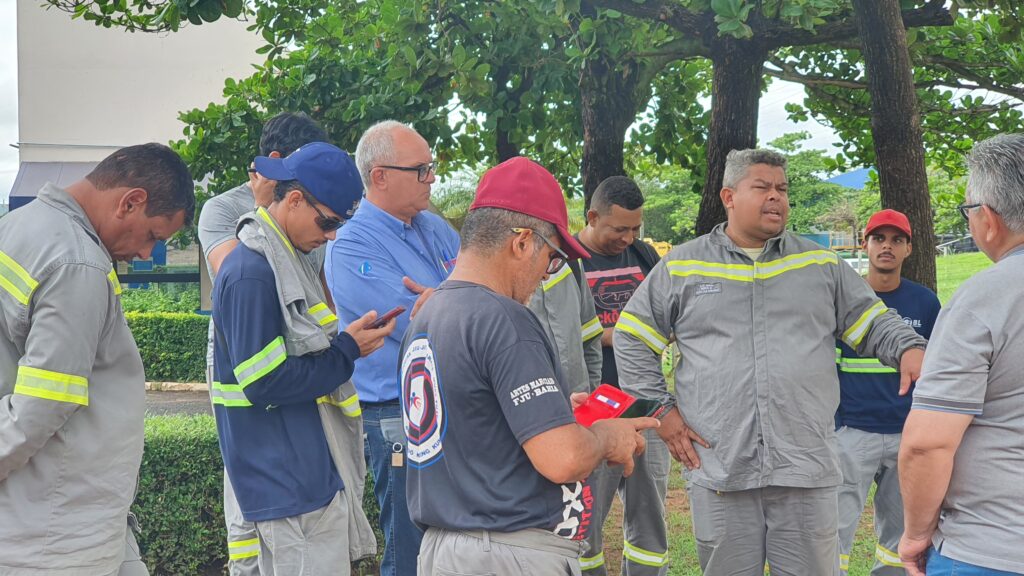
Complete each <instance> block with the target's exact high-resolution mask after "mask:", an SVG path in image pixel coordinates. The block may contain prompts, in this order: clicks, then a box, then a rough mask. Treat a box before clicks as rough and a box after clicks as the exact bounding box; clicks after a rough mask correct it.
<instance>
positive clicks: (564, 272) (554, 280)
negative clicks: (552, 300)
mask: <svg viewBox="0 0 1024 576" xmlns="http://www.w3.org/2000/svg"><path fill="white" fill-rule="evenodd" d="M569 274H572V269H571V268H569V265H568V264H566V265H564V266H562V269H561V270H559V271H558V272H556V273H555V275H554V276H549V277H548V279H547V280H545V281H544V282H543V283H542V284H541V286H543V288H544V291H545V292H547V291H548V290H551V289H552V288H554V287H555V285H556V284H558V283H559V282H561V281H562V280H565V279H566V277H567V276H569Z"/></svg>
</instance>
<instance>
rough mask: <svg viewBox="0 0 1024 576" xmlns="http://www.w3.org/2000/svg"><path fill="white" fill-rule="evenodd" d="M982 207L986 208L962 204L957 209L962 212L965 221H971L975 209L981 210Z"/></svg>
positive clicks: (978, 205)
mask: <svg viewBox="0 0 1024 576" xmlns="http://www.w3.org/2000/svg"><path fill="white" fill-rule="evenodd" d="M982 206H984V204H961V205H959V206H957V207H956V208H957V210H959V211H960V215H961V216H963V217H964V220H970V217H969V214H970V211H971V210H974V209H975V208H981V207H982Z"/></svg>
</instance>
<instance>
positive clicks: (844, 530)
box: [836, 426, 882, 576]
mask: <svg viewBox="0 0 1024 576" xmlns="http://www.w3.org/2000/svg"><path fill="white" fill-rule="evenodd" d="M836 441H837V445H838V448H839V450H838V452H839V469H840V471H841V472H842V474H843V483H842V484H840V485H839V491H838V493H837V495H836V498H837V504H838V510H839V517H838V534H839V550H838V553H839V570H840V574H841V575H842V576H846V572H847V570H849V564H850V552H851V551H852V550H853V541H854V538H855V537H856V533H857V525H858V524H859V522H860V517H861V515H862V514H863V512H864V503H865V502H867V498H868V491H869V490H870V489H871V483H872V482H873V481H874V477H875V472H876V471H877V470H878V468H879V466H880V465H881V460H882V450H881V448H882V443H881V441H880V437H879V435H877V434H871V433H869V432H864V431H863V430H857V429H855V428H849V427H846V426H844V427H842V428H840V429H839V430H838V431H837V432H836Z"/></svg>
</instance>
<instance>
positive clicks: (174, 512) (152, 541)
mask: <svg viewBox="0 0 1024 576" xmlns="http://www.w3.org/2000/svg"><path fill="white" fill-rule="evenodd" d="M223 467H224V464H223V462H222V461H221V457H220V447H219V446H218V445H217V427H216V424H215V423H214V420H213V417H212V416H207V415H201V416H152V417H149V418H147V419H146V448H145V451H144V452H143V454H142V470H141V472H140V477H139V491H138V494H137V495H136V497H135V506H134V507H133V510H134V511H135V514H136V515H137V516H138V517H139V524H140V525H141V526H142V534H141V535H140V537H139V546H140V547H141V549H142V557H143V559H144V560H145V562H146V566H148V567H149V571H150V573H151V574H154V575H177V574H221V573H223V572H224V567H225V566H226V565H227V544H226V541H225V536H224V534H225V529H224V504H223V469H224V468H223Z"/></svg>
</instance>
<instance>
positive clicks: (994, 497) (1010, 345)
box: [899, 134, 1024, 576]
mask: <svg viewBox="0 0 1024 576" xmlns="http://www.w3.org/2000/svg"><path fill="white" fill-rule="evenodd" d="M967 165H968V167H969V168H970V177H969V178H968V180H967V190H966V192H965V194H964V203H963V204H962V205H961V206H960V213H961V214H962V215H963V217H964V218H965V219H966V220H967V226H968V228H969V229H970V231H971V237H972V238H974V241H975V242H976V243H977V244H978V248H980V249H981V251H982V252H984V253H985V255H986V256H988V257H989V259H991V260H992V261H993V262H994V264H993V265H992V267H991V268H988V269H985V270H983V271H981V272H978V273H977V274H975V275H974V276H973V277H971V278H969V279H968V280H966V281H965V282H964V283H963V284H962V285H961V286H960V288H959V289H958V290H957V291H956V293H955V294H953V297H952V298H950V300H949V302H948V303H947V304H946V307H945V308H943V309H942V312H941V313H939V319H938V320H937V321H936V324H935V331H934V332H933V333H932V339H931V341H930V343H929V345H928V353H927V355H926V356H925V362H924V369H923V371H922V373H921V380H920V381H919V382H918V383H917V389H916V390H915V391H914V403H913V406H912V407H911V410H910V416H908V417H907V423H906V425H905V426H904V427H903V442H902V443H901V445H900V459H899V470H900V488H901V489H902V492H903V522H904V530H903V538H902V539H901V540H900V544H899V553H900V558H901V559H902V560H903V565H904V566H905V567H906V569H907V574H908V575H909V576H923V575H924V574H925V573H927V574H928V576H951V575H959V576H1008V575H1010V576H1012V575H1015V574H1016V575H1019V574H1024V546H1021V544H1022V543H1024V482H1022V481H1021V480H1022V479H1024V379H1022V378H1021V375H1022V374H1024V314H1021V310H1022V309H1024V290H1021V286H1022V285H1024V135H1021V134H1003V135H1000V136H996V137H994V138H989V139H988V140H985V141H984V142H980V143H978V144H977V145H976V146H975V147H974V150H973V151H971V155H970V157H969V159H968V163H967ZM926 568H927V570H926Z"/></svg>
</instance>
